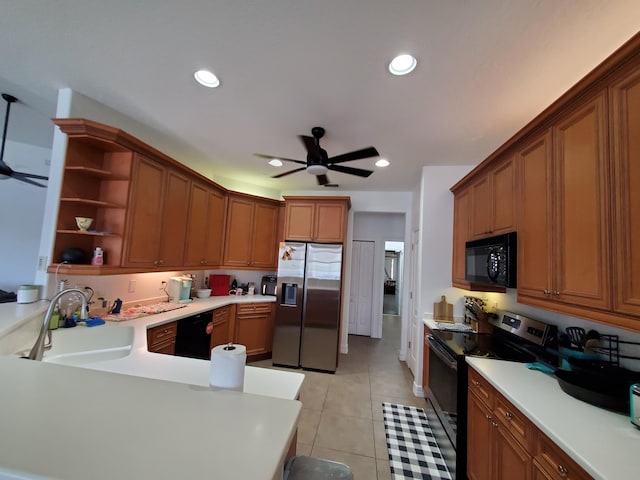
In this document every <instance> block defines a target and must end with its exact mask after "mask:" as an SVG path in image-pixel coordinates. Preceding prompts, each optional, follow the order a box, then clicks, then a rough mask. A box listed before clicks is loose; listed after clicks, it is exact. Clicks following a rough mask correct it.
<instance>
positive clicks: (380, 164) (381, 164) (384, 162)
mask: <svg viewBox="0 0 640 480" xmlns="http://www.w3.org/2000/svg"><path fill="white" fill-rule="evenodd" d="M388 166H389V160H385V159H384V158H381V159H380V160H378V161H377V162H376V167H388Z"/></svg>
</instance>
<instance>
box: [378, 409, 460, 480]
mask: <svg viewBox="0 0 640 480" xmlns="http://www.w3.org/2000/svg"><path fill="white" fill-rule="evenodd" d="M382 414H383V416H384V430H385V435H386V437H387V448H388V450H389V463H390V465H391V476H392V478H393V480H405V479H414V478H418V479H422V480H432V479H433V480H439V479H446V480H451V475H450V474H449V471H448V470H447V467H446V465H445V463H444V459H443V458H442V454H441V453H440V448H439V447H438V444H437V443H436V439H435V437H434V436H433V432H432V431H431V427H429V423H428V421H427V414H426V413H425V412H424V410H423V409H421V408H417V407H408V406H405V405H397V404H395V403H383V404H382Z"/></svg>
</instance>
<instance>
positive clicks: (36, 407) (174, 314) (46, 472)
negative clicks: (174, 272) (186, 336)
mask: <svg viewBox="0 0 640 480" xmlns="http://www.w3.org/2000/svg"><path fill="white" fill-rule="evenodd" d="M265 301H275V297H263V296H260V295H255V296H244V297H234V296H229V297H209V298H207V299H197V300H194V302H192V303H190V304H188V305H187V306H186V307H184V308H180V309H177V310H173V311H170V312H166V313H161V314H157V315H150V316H146V317H141V318H138V319H134V320H129V321H125V322H107V323H106V325H103V326H98V327H91V328H89V327H85V326H78V327H75V328H71V329H58V330H56V331H54V332H53V344H54V349H55V345H56V338H58V342H59V343H61V339H62V338H64V339H65V341H69V340H73V337H74V336H78V338H80V337H81V336H82V335H83V334H84V335H86V334H88V333H89V334H92V335H93V334H94V333H95V334H96V335H100V332H101V331H102V332H103V331H104V329H114V328H122V327H123V326H129V327H133V329H134V337H133V344H132V348H131V352H130V353H129V354H128V355H127V356H125V357H123V358H118V359H115V360H108V361H102V362H95V363H92V364H85V365H82V366H81V367H82V368H78V367H71V366H64V365H55V364H50V363H45V362H29V361H26V360H22V359H18V358H16V357H10V356H9V357H7V356H5V357H0V381H1V382H2V385H3V387H2V391H1V393H0V405H2V408H1V409H0V431H2V432H3V435H0V478H2V469H5V471H6V470H7V469H8V470H17V471H19V472H26V473H29V475H30V476H31V477H33V476H35V475H42V476H48V477H57V478H69V479H71V478H89V477H90V478H205V476H207V477H211V478H213V475H215V478H265V479H271V478H278V476H279V475H281V469H282V464H283V461H284V458H285V455H286V452H287V449H288V446H289V443H290V442H291V440H292V438H293V435H294V433H295V430H296V426H297V420H298V416H299V413H300V408H301V404H300V402H298V401H295V400H292V399H294V398H296V397H297V396H298V394H299V391H300V387H301V385H302V381H303V379H304V375H303V374H301V373H297V372H285V371H279V370H269V369H263V368H255V367H246V368H245V385H244V386H245V388H244V393H237V392H228V391H222V392H213V391H211V390H210V389H209V367H210V362H209V361H207V360H197V359H190V358H181V357H173V356H168V355H162V354H156V353H150V352H148V351H147V346H146V345H147V343H146V342H147V340H146V338H147V335H146V333H147V332H146V331H147V329H148V328H150V327H153V326H157V325H161V324H164V323H167V322H171V321H174V320H177V319H180V318H184V317H187V316H190V315H193V314H196V313H200V312H203V311H207V310H211V309H214V308H217V307H220V306H224V305H227V304H230V303H253V302H265ZM39 303H41V304H42V305H41V306H38V305H37V304H31V305H32V308H33V309H34V311H37V310H38V308H40V313H41V312H42V311H43V310H44V307H46V302H39ZM13 305H15V304H13ZM2 313H3V312H2V311H0V315H1V314H2ZM25 319H26V317H25ZM21 321H22V319H21V320H19V321H18V322H17V323H20V322H21ZM15 325H16V321H15V320H14V325H13V327H7V331H10V330H11V329H12V328H15ZM1 341H2V339H1V335H0V342H1ZM29 346H31V345H29ZM53 351H54V350H52V352H53ZM96 370H99V371H96ZM113 373H118V374H120V375H114V374H113ZM141 377H144V378H141ZM5 432H11V433H10V434H9V435H5V434H4V433H5ZM70 456H72V457H73V461H69V458H70ZM100 459H106V461H101V460H100ZM248 459H250V461H247V460H248ZM114 460H115V461H114ZM26 478H30V477H26Z"/></svg>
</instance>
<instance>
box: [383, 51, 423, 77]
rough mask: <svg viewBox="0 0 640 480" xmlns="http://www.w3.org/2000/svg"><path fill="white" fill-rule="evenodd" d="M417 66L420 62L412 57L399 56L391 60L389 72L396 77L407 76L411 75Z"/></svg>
mask: <svg viewBox="0 0 640 480" xmlns="http://www.w3.org/2000/svg"><path fill="white" fill-rule="evenodd" d="M417 64H418V61H417V60H416V59H415V57H413V56H411V55H408V54H404V55H398V56H397V57H396V58H394V59H393V60H391V63H390V64H389V71H390V72H391V73H393V74H394V75H406V74H407V73H411V72H412V71H413V69H414V68H416V65H417Z"/></svg>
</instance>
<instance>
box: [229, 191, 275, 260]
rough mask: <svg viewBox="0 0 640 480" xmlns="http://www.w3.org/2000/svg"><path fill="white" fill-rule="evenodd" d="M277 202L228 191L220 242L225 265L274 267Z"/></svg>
mask: <svg viewBox="0 0 640 480" xmlns="http://www.w3.org/2000/svg"><path fill="white" fill-rule="evenodd" d="M278 213H279V202H277V201H275V200H268V199H260V198H258V197H252V196H250V195H242V194H236V193H232V194H229V200H228V205H227V224H226V225H227V227H226V228H227V230H226V235H225V244H224V259H223V263H224V265H225V266H228V267H233V268H250V269H251V268H252V269H261V268H263V269H274V268H277V259H278V243H277V235H278Z"/></svg>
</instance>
